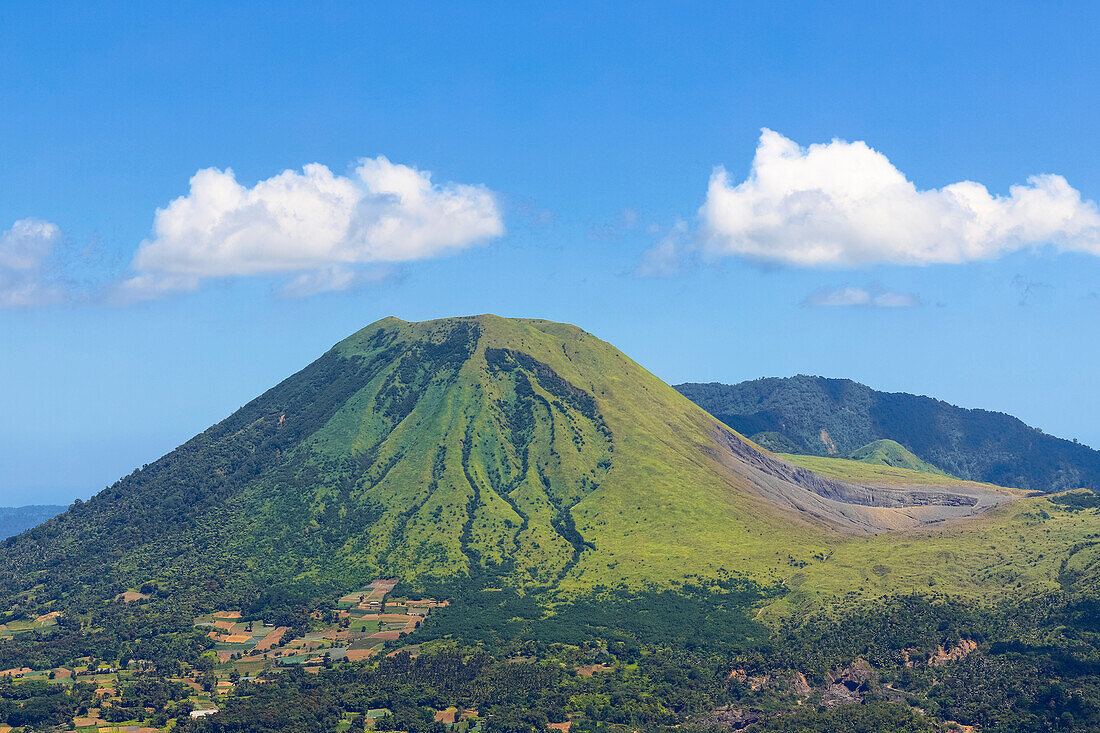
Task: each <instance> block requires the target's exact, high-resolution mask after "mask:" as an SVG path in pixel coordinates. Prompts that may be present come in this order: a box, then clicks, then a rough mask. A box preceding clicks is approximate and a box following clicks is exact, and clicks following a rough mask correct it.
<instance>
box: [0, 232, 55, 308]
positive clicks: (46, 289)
mask: <svg viewBox="0 0 1100 733" xmlns="http://www.w3.org/2000/svg"><path fill="white" fill-rule="evenodd" d="M60 241H61V230H60V229H59V228H58V227H57V225H56V224H51V223H50V222H48V221H42V220H41V219H34V218H30V219H20V220H19V221H17V222H15V224H13V225H12V227H11V229H8V230H7V231H5V232H2V233H0V307H3V308H14V307H19V306H31V305H44V304H46V303H54V302H57V301H59V300H61V299H62V298H63V297H64V290H63V288H62V287H61V286H60V284H59V283H58V282H57V281H56V280H55V279H54V278H53V277H52V276H51V274H50V272H49V268H48V263H49V260H50V256H51V255H52V254H53V251H54V248H55V247H56V246H57V244H58V242H60Z"/></svg>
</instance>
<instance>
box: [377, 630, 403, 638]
mask: <svg viewBox="0 0 1100 733" xmlns="http://www.w3.org/2000/svg"><path fill="white" fill-rule="evenodd" d="M402 633H403V632H401V631H399V630H396V629H395V630H393V631H376V632H374V633H373V634H371V635H370V638H372V639H384V640H385V641H395V640H397V639H400V638H401V634H402Z"/></svg>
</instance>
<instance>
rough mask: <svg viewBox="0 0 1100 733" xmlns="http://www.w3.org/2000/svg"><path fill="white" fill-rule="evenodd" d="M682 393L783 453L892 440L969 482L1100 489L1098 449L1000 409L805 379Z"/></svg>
mask: <svg viewBox="0 0 1100 733" xmlns="http://www.w3.org/2000/svg"><path fill="white" fill-rule="evenodd" d="M677 389H678V390H680V392H682V393H683V394H684V395H686V396H687V397H688V398H689V399H691V400H692V401H693V402H695V403H696V404H698V405H700V406H701V407H702V408H703V409H705V410H707V411H708V412H710V413H711V414H713V415H715V416H716V417H718V418H719V419H721V420H722V421H723V422H725V423H726V424H727V425H729V426H730V427H732V428H733V429H734V430H737V431H739V432H741V433H743V434H744V435H747V436H749V437H751V438H753V439H754V440H758V441H759V442H760V443H761V445H763V446H764V447H766V448H768V449H770V450H775V451H778V452H783V453H804V454H807V455H820V456H827V455H836V456H843V455H846V454H849V453H851V452H852V451H855V450H857V449H859V448H861V447H863V446H865V445H867V444H868V443H872V442H874V441H879V440H887V439H888V440H893V441H897V442H898V443H900V444H901V445H902V446H904V447H905V449H906V450H908V451H910V452H912V453H913V454H915V455H916V456H918V457H919V458H920V459H921V460H923V461H925V462H927V463H930V464H932V465H933V466H936V467H937V468H939V469H941V470H944V471H946V472H948V473H950V474H953V475H955V476H960V477H962V478H966V479H970V480H973V481H983V482H988V483H992V484H997V485H999V486H1014V487H1017V488H1022V489H1030V490H1034V491H1063V490H1066V489H1075V488H1080V487H1089V488H1100V451H1095V450H1092V449H1091V448H1089V447H1087V446H1084V445H1080V444H1077V443H1075V442H1072V441H1068V440H1063V439H1061V438H1056V437H1054V436H1050V435H1046V434H1045V433H1043V432H1042V431H1041V430H1037V429H1035V428H1032V427H1029V426H1027V425H1025V424H1024V423H1022V422H1020V421H1019V420H1017V419H1016V418H1014V417H1011V416H1010V415H1005V414H1003V413H999V412H989V411H987V410H968V409H964V408H961V407H955V406H954V405H949V404H948V403H946V402H942V401H940V400H935V399H931V398H929V397H918V396H916V395H911V394H904V393H887V392H878V391H876V390H873V389H871V388H870V387H866V386H864V385H862V384H859V383H857V382H853V381H851V380H847V379H825V378H823V377H810V376H802V375H800V376H797V377H790V378H786V379H779V378H768V379H758V380H755V381H752V382H742V383H741V384H736V385H726V384H718V383H710V384H682V385H679V386H678V387H677Z"/></svg>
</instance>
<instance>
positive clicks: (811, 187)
mask: <svg viewBox="0 0 1100 733" xmlns="http://www.w3.org/2000/svg"><path fill="white" fill-rule="evenodd" d="M699 216H700V223H701V226H700V235H701V246H702V249H703V251H704V253H706V254H708V255H711V256H721V255H735V256H741V257H747V258H750V259H756V260H761V261H771V262H780V263H786V264H792V265H800V266H808V267H813V266H834V267H844V266H858V265H869V264H875V263H894V264H912V265H923V264H932V263H958V262H967V261H970V260H979V259H988V258H993V257H997V256H998V255H1000V254H1002V253H1005V252H1009V251H1012V250H1017V249H1021V248H1023V247H1027V246H1030V245H1039V244H1048V243H1049V244H1053V245H1055V246H1057V247H1059V248H1061V249H1064V250H1076V251H1082V252H1088V253H1090V254H1094V255H1100V212H1098V210H1097V205H1096V203H1095V202H1093V201H1087V200H1082V198H1081V194H1080V192H1078V191H1077V190H1075V189H1074V188H1073V187H1071V186H1070V185H1069V184H1068V183H1067V182H1066V179H1065V178H1063V177H1062V176H1058V175H1037V176H1032V177H1030V178H1028V180H1027V184H1026V185H1018V186H1012V187H1011V188H1010V189H1009V193H1008V195H1007V196H996V195H992V194H990V193H989V191H988V190H986V188H985V186H983V185H982V184H980V183H975V182H973V181H962V182H959V183H953V184H951V185H949V186H944V187H943V188H939V189H930V190H924V191H922V190H919V189H918V188H917V187H916V186H915V185H913V183H912V182H910V181H909V180H908V179H906V177H905V176H904V175H903V174H902V173H901V171H899V170H898V169H897V168H895V167H894V166H893V165H892V164H891V163H890V161H889V160H888V159H887V158H886V156H885V155H883V154H882V153H880V152H878V151H876V150H874V149H872V148H870V147H869V146H868V145H867V144H866V143H864V142H853V143H849V142H845V141H842V140H833V141H832V142H829V143H821V144H816V145H811V146H810V147H808V148H803V147H800V146H799V145H798V144H796V143H795V142H793V141H791V140H789V139H787V138H785V137H784V136H782V135H780V134H779V133H777V132H773V131H772V130H768V129H764V130H763V132H762V134H761V135H760V143H759V145H758V146H757V149H756V155H755V157H754V158H753V162H752V170H751V172H750V173H749V176H748V178H747V179H745V180H744V181H743V182H741V183H739V184H736V185H734V184H732V183H731V181H730V176H729V174H728V173H727V172H726V170H725V169H724V168H721V167H719V168H717V169H715V171H714V173H713V174H712V175H711V178H710V185H709V187H708V189H707V198H706V202H705V203H704V204H703V206H702V207H701V208H700V210H699Z"/></svg>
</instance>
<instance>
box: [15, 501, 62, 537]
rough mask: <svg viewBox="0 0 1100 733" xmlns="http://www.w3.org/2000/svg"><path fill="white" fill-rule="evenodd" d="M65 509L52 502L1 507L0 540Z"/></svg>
mask: <svg viewBox="0 0 1100 733" xmlns="http://www.w3.org/2000/svg"><path fill="white" fill-rule="evenodd" d="M63 511H65V507H63V506H53V505H52V504H32V505H30V506H5V507H0V540H2V539H4V538H5V537H11V536H12V535H16V534H19V533H20V532H22V531H24V530H27V529H30V528H31V527H34V526H36V525H38V524H41V523H42V522H45V521H46V520H47V519H49V518H50V517H55V516H57V515H58V514H60V513H61V512H63Z"/></svg>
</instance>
